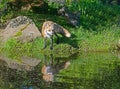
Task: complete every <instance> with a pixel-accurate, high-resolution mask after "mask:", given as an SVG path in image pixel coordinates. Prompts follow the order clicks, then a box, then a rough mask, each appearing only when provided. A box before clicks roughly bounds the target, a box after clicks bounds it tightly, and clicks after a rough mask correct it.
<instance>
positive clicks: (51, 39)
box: [50, 36, 53, 50]
mask: <svg viewBox="0 0 120 89" xmlns="http://www.w3.org/2000/svg"><path fill="white" fill-rule="evenodd" d="M50 44H51V45H50V49H51V50H52V49H53V36H52V37H51V38H50Z"/></svg>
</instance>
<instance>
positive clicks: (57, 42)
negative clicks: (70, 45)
mask: <svg viewBox="0 0 120 89" xmlns="http://www.w3.org/2000/svg"><path fill="white" fill-rule="evenodd" d="M55 36H56V37H57V41H56V44H59V36H58V35H57V34H56V33H55Z"/></svg>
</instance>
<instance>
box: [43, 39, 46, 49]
mask: <svg viewBox="0 0 120 89" xmlns="http://www.w3.org/2000/svg"><path fill="white" fill-rule="evenodd" d="M45 48H46V38H44V47H43V49H45Z"/></svg>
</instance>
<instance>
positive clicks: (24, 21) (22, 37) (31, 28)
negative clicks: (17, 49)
mask: <svg viewBox="0 0 120 89" xmlns="http://www.w3.org/2000/svg"><path fill="white" fill-rule="evenodd" d="M40 36H41V33H40V31H39V30H38V28H37V27H36V25H35V23H34V22H33V21H32V20H31V19H29V18H28V17H26V16H18V17H16V18H14V19H12V20H11V21H10V22H9V24H8V25H7V27H6V28H5V29H4V31H3V32H1V33H0V37H2V41H3V42H6V41H7V40H8V39H10V38H16V39H17V40H19V41H21V42H29V41H32V40H34V39H35V38H36V37H40Z"/></svg>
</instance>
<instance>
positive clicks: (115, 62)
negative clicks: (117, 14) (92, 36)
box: [0, 53, 120, 89]
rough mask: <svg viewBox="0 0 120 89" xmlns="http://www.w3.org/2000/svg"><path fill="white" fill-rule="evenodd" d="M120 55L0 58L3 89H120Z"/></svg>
mask: <svg viewBox="0 0 120 89" xmlns="http://www.w3.org/2000/svg"><path fill="white" fill-rule="evenodd" d="M119 71H120V55H119V54H113V53H79V54H75V55H72V56H70V57H68V58H66V57H64V58H61V57H54V54H53V55H52V54H51V55H44V57H43V59H38V58H32V57H27V56H25V57H21V59H19V60H13V59H10V58H9V57H6V56H1V58H0V89H120V72H119Z"/></svg>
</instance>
